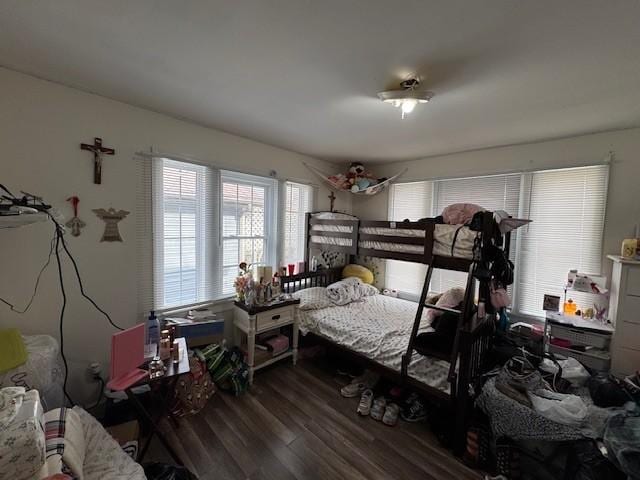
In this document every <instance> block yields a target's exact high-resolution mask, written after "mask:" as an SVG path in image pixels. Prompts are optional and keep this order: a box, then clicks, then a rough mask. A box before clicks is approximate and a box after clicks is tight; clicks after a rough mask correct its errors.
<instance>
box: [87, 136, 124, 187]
mask: <svg viewBox="0 0 640 480" xmlns="http://www.w3.org/2000/svg"><path fill="white" fill-rule="evenodd" d="M80 148H81V149H82V150H89V151H90V152H92V153H93V183H95V184H97V185H100V184H101V183H102V155H103V154H104V155H114V154H115V153H116V151H115V150H114V149H113V148H107V147H103V146H102V139H101V138H98V137H95V138H94V139H93V145H89V144H88V143H81V144H80Z"/></svg>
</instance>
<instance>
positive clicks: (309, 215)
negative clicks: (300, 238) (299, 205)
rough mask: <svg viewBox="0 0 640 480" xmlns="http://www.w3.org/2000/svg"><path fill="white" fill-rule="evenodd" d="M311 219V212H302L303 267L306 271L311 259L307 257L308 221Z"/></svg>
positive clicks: (309, 227) (309, 232)
mask: <svg viewBox="0 0 640 480" xmlns="http://www.w3.org/2000/svg"><path fill="white" fill-rule="evenodd" d="M310 221H311V212H307V213H305V214H304V269H305V270H306V271H307V272H308V271H310V268H311V264H310V263H309V262H310V261H311V259H310V258H309V244H310V242H309V240H310V237H311V225H310V224H309V222H310Z"/></svg>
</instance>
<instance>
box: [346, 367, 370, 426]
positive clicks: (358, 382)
mask: <svg viewBox="0 0 640 480" xmlns="http://www.w3.org/2000/svg"><path fill="white" fill-rule="evenodd" d="M379 379H380V375H378V374H377V373H373V372H371V371H369V370H367V371H366V372H364V374H362V375H361V376H360V377H357V378H354V379H353V380H352V381H351V383H350V384H349V385H345V386H344V387H342V388H341V389H340V394H341V395H342V396H343V397H346V398H353V397H357V396H358V395H360V394H362V392H364V391H365V390H371V389H372V388H373V387H375V386H376V383H378V380H379ZM367 415H368V414H367Z"/></svg>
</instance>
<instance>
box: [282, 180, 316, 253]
mask: <svg viewBox="0 0 640 480" xmlns="http://www.w3.org/2000/svg"><path fill="white" fill-rule="evenodd" d="M312 202H313V187H311V186H309V185H303V184H301V183H294V182H286V184H285V199H284V245H283V252H282V261H283V263H286V264H288V263H297V262H301V261H303V260H304V250H305V240H306V239H305V232H306V229H305V221H306V213H307V212H310V211H311V210H312V209H313V207H312Z"/></svg>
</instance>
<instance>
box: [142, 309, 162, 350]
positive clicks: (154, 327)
mask: <svg viewBox="0 0 640 480" xmlns="http://www.w3.org/2000/svg"><path fill="white" fill-rule="evenodd" d="M145 343H146V344H147V345H151V344H155V345H156V346H157V345H158V344H159V343H160V322H159V321H158V317H156V313H155V312H154V311H153V310H151V312H150V313H149V318H148V319H147V331H146V342H145Z"/></svg>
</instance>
